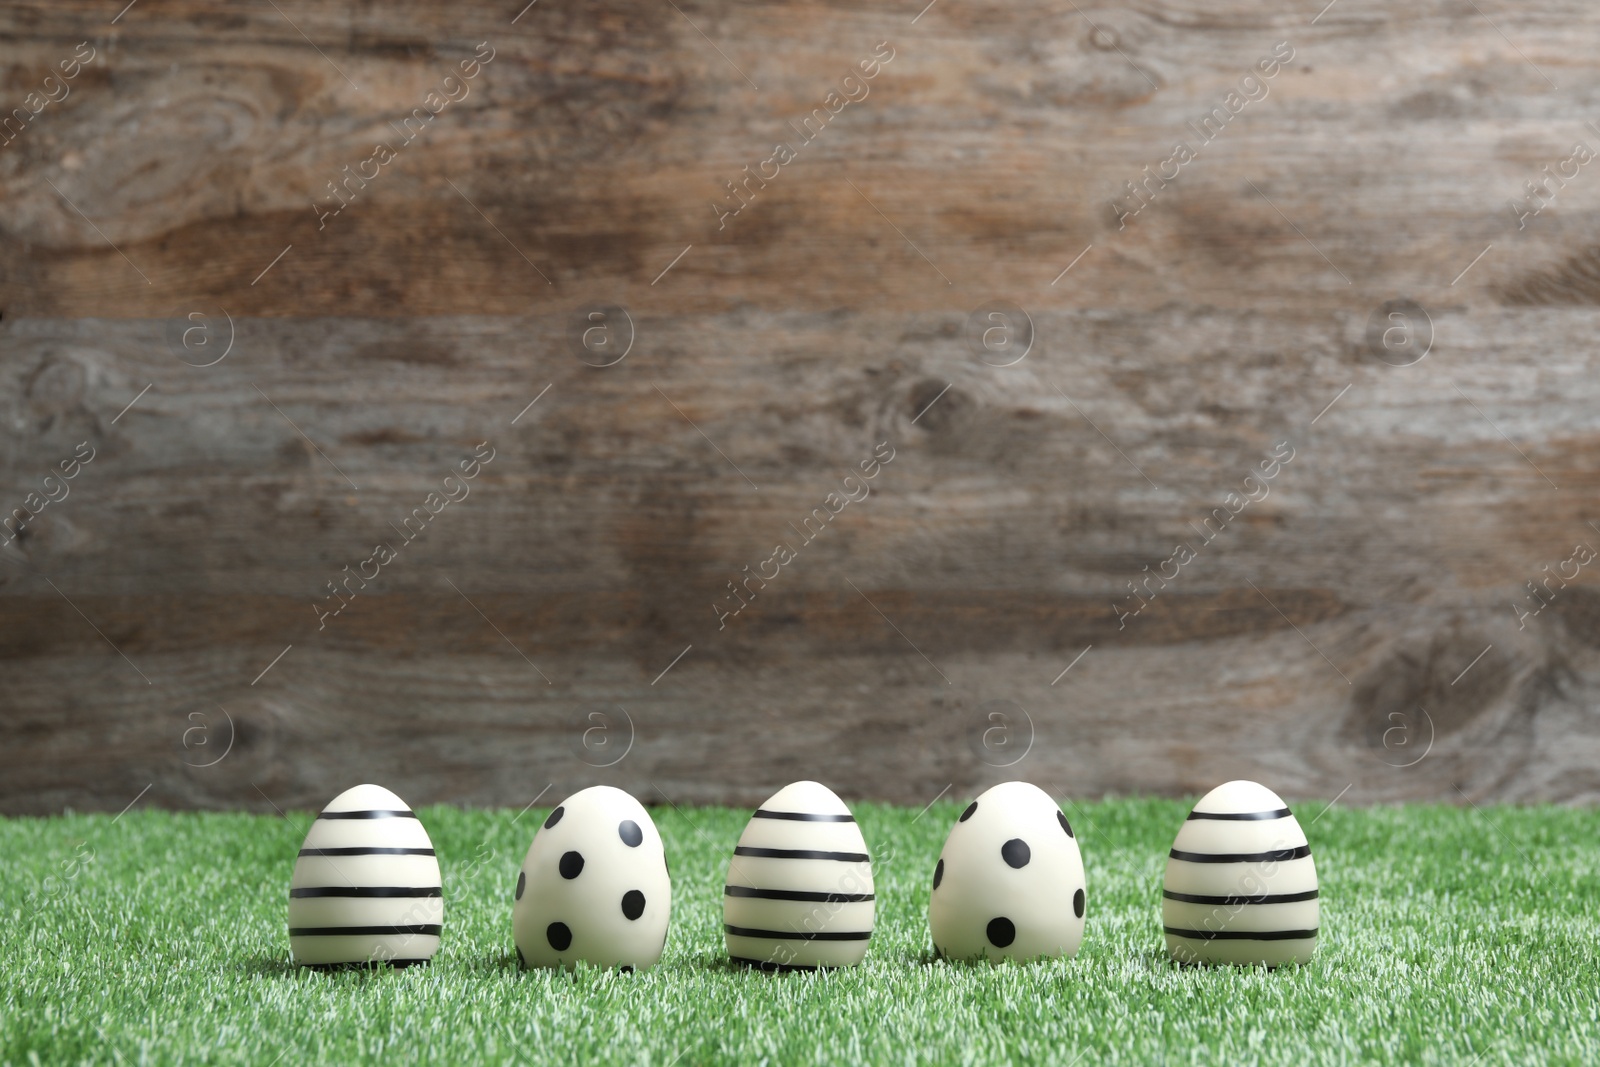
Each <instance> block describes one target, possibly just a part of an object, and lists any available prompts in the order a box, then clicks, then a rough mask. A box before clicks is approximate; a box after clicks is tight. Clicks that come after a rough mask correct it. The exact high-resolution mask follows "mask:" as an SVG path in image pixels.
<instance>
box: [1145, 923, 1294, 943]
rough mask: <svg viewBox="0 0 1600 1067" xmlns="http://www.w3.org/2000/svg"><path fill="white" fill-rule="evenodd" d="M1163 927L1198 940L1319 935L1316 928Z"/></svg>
mask: <svg viewBox="0 0 1600 1067" xmlns="http://www.w3.org/2000/svg"><path fill="white" fill-rule="evenodd" d="M1161 929H1162V930H1163V931H1164V932H1166V933H1169V934H1171V935H1172V936H1173V937H1187V938H1193V939H1194V940H1196V941H1305V940H1307V939H1309V938H1313V937H1316V936H1317V932H1316V931H1315V930H1185V929H1182V928H1181V927H1177V926H1163V927H1162V928H1161Z"/></svg>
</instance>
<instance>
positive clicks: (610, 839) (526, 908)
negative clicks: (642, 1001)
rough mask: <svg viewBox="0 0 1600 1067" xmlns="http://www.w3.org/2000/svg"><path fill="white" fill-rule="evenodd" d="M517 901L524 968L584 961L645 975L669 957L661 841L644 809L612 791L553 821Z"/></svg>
mask: <svg viewBox="0 0 1600 1067" xmlns="http://www.w3.org/2000/svg"><path fill="white" fill-rule="evenodd" d="M511 895H512V903H511V934H512V938H513V940H514V941H515V942H516V950H517V960H518V961H519V962H520V963H521V964H522V965H523V966H524V967H567V968H571V967H574V966H576V965H577V964H578V962H579V961H580V960H581V961H583V962H585V963H592V964H595V965H597V966H601V967H618V968H621V969H623V970H637V971H642V970H644V969H645V968H646V967H650V966H653V965H654V964H655V963H656V961H657V960H659V959H661V953H662V951H663V950H664V949H665V948H666V944H667V927H668V924H669V923H670V922H671V919H672V875H671V873H670V872H669V871H668V870H667V855H666V852H665V850H664V849H663V847H662V844H661V835H660V834H659V833H658V832H657V831H656V824H655V822H654V821H653V820H652V819H651V818H650V813H649V812H647V811H646V810H645V808H644V805H643V804H640V803H639V802H638V801H637V800H636V799H634V798H633V797H632V796H631V795H629V794H628V793H625V792H623V791H622V790H621V789H617V788H615V787H613V786H609V785H596V786H590V787H589V788H588V789H581V790H579V791H578V792H576V793H574V794H572V795H571V796H570V797H568V798H567V799H565V800H563V801H562V802H561V803H560V804H559V805H557V806H556V808H555V809H554V810H552V811H551V812H550V814H549V816H548V817H547V818H546V819H545V820H544V825H543V826H541V827H540V828H539V830H538V831H537V832H536V833H535V834H534V835H533V843H532V844H531V845H529V846H528V854H527V856H526V857H525V858H524V859H523V861H522V868H521V869H520V870H519V871H518V872H517V884H516V888H515V889H513V890H512V894H511Z"/></svg>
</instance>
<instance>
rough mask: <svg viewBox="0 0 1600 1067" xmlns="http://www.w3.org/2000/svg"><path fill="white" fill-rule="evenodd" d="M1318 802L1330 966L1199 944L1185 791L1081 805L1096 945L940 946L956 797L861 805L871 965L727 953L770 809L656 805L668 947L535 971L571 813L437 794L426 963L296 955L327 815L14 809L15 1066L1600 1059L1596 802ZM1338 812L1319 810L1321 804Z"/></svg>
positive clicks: (3, 1031)
mask: <svg viewBox="0 0 1600 1067" xmlns="http://www.w3.org/2000/svg"><path fill="white" fill-rule="evenodd" d="M1322 807H1323V805H1321V804H1317V803H1312V802H1306V803H1302V804H1300V805H1299V806H1298V813H1299V815H1300V817H1301V821H1302V823H1303V824H1305V825H1306V828H1307V832H1308V834H1309V836H1310V839H1311V843H1312V849H1313V851H1314V854H1315V856H1316V859H1317V868H1318V871H1319V873H1320V875H1321V879H1322V937H1321V944H1320V945H1319V947H1318V949H1317V955H1316V957H1315V959H1314V961H1313V962H1312V964H1311V965H1310V966H1309V967H1305V968H1284V969H1281V970H1278V971H1270V972H1269V971H1263V970H1260V969H1231V968H1229V969H1205V968H1180V967H1177V966H1175V965H1173V964H1172V963H1170V962H1168V960H1167V959H1166V957H1165V955H1164V954H1163V950H1162V935H1161V921H1160V884H1161V875H1162V870H1163V867H1164V864H1165V857H1166V850H1167V848H1168V847H1169V846H1170V844H1171V841H1172V837H1173V835H1174V834H1175V833H1176V832H1177V829H1178V826H1179V824H1180V823H1181V822H1182V820H1183V817H1184V815H1185V814H1186V811H1187V808H1186V806H1185V805H1184V804H1183V803H1182V802H1178V801H1166V800H1110V801H1104V802H1100V803H1091V804H1084V805H1081V806H1080V805H1075V804H1067V805H1065V808H1066V811H1067V814H1068V815H1069V817H1070V818H1071V819H1072V823H1073V826H1074V829H1075V830H1076V831H1077V836H1078V840H1079V842H1080V844H1081V845H1082V847H1083V852H1084V862H1085V866H1086V868H1087V872H1088V882H1089V893H1088V912H1087V915H1088V927H1087V931H1086V934H1085V938H1084V943H1083V949H1082V951H1081V952H1080V953H1079V955H1078V957H1077V958H1076V959H1073V960H1065V961H1055V962H1047V963H1035V964H1028V965H1015V964H1008V965H1004V966H1000V967H990V966H988V965H986V964H967V963H951V962H947V961H934V960H933V959H932V958H931V944H930V941H929V935H928V925H927V906H928V893H929V888H930V877H931V872H932V869H933V864H934V860H935V858H936V857H937V854H938V851H939V848H940V846H941V845H942V844H943V840H944V836H945V834H946V833H947V832H948V830H949V828H950V826H951V825H953V824H954V821H955V817H956V815H957V814H958V813H959V811H960V803H959V802H955V801H949V800H947V801H943V802H940V803H938V804H935V805H934V806H933V807H932V808H931V809H930V810H928V811H927V812H926V813H925V814H922V815H920V816H919V814H918V812H917V811H916V810H914V809H905V808H897V807H887V806H881V805H872V804H860V805H858V806H857V807H856V812H857V816H858V818H859V820H860V823H861V828H862V831H863V833H864V834H865V835H866V839H867V842H868V844H869V846H870V847H871V848H872V850H873V852H874V868H875V871H874V873H875V877H876V881H877V892H878V894H879V896H878V926H877V932H876V933H875V934H874V936H873V939H872V945H871V949H870V951H869V952H868V955H867V960H866V963H865V964H864V965H863V966H861V967H859V968H855V969H848V970H843V971H833V972H809V973H807V972H798V973H789V974H778V975H769V974H762V973H758V972H752V971H748V970H745V969H742V968H739V967H736V966H733V965H730V964H729V963H728V962H727V960H726V952H725V950H724V947H723V940H722V932H721V921H722V885H723V875H724V873H725V872H726V870H727V865H728V858H729V855H730V853H731V850H732V848H733V845H734V842H735V840H736V839H737V837H738V835H739V833H740V831H741V830H742V829H743V826H744V822H745V819H746V818H747V817H748V814H749V813H748V812H744V811H732V810H727V809H686V810H684V811H678V810H675V809H674V808H671V807H666V808H658V809H653V815H654V817H655V819H656V821H657V825H658V826H659V827H660V830H661V834H662V836H663V838H665V840H666V844H667V850H668V856H669V857H670V859H671V861H672V870H673V873H674V876H675V877H674V884H673V902H672V903H673V922H672V930H671V934H670V936H669V938H668V942H667V951H666V955H665V956H664V957H663V959H662V961H661V963H660V964H659V965H658V966H657V967H655V968H654V969H652V970H650V971H647V972H643V973H639V974H625V973H619V972H616V971H603V970H598V969H593V968H580V969H579V970H578V971H577V972H573V973H558V972H548V971H538V972H522V971H519V969H518V967H517V963H516V957H515V955H514V954H513V952H512V944H511V893H512V889H513V887H514V883H515V879H516V871H517V868H518V866H519V864H520V863H521V860H522V856H523V854H524V852H525V851H526V850H527V847H528V842H529V841H530V840H531V839H532V836H533V832H534V830H535V829H536V828H537V827H538V826H539V825H540V822H541V821H542V819H543V817H544V814H545V812H546V811H547V810H548V809H534V810H530V811H527V812H525V813H523V814H521V815H520V816H519V815H518V814H517V813H516V812H511V811H505V812H501V811H477V810H461V809H457V808H447V807H435V808H431V809H424V810H422V811H421V812H419V814H420V815H421V817H422V819H423V821H424V824H425V825H426V826H427V829H428V831H429V833H430V834H431V835H432V837H433V841H434V845H435V847H436V848H437V849H438V853H439V862H440V866H441V867H442V869H443V874H444V886H445V908H446V911H445V931H444V940H443V944H442V946H441V948H440V950H439V954H438V956H437V957H435V959H434V962H433V964H432V965H431V966H429V967H413V968H410V969H406V970H399V971H394V970H379V971H375V972H340V973H325V972H313V971H309V970H303V969H300V968H296V967H294V966H291V965H290V963H289V962H288V935H287V929H286V908H287V886H288V881H289V873H290V870H291V868H292V867H293V864H294V859H295V853H296V850H297V849H298V848H299V846H300V841H301V838H302V836H303V835H304V831H305V829H306V826H307V825H308V823H309V820H310V818H311V815H309V814H306V813H295V814H293V815H292V816H291V817H290V818H289V819H287V820H286V819H283V818H280V817H278V816H276V815H270V816H261V815H245V814H174V813H169V812H161V811H150V810H138V809H136V810H133V811H130V812H128V813H127V814H125V815H123V816H121V817H120V819H117V820H115V821H113V819H112V817H111V816H108V815H68V816H64V817H56V818H48V819H0V851H3V854H4V856H5V866H4V871H5V877H4V879H3V880H0V906H3V907H4V910H5V912H6V914H7V921H6V923H5V929H6V934H5V938H4V940H3V943H0V975H3V977H4V981H5V986H6V997H5V1001H4V1008H3V1009H0V1010H3V1015H0V1060H3V1061H5V1062H8V1063H72V1062H79V1061H95V1062H108V1063H175V1062H204V1063H257V1064H271V1063H274V1062H278V1063H283V1064H297V1065H298V1064H306V1063H329V1064H340V1063H354V1062H381V1063H384V1064H395V1063H404V1062H413V1061H429V1062H437V1063H472V1062H479V1061H482V1062H494V1063H510V1062H556V1063H593V1062H616V1063H650V1064H670V1063H673V1062H679V1063H683V1064H698V1063H727V1064H735V1063H736V1064H759V1063H865V1062H874V1063H907V1064H909V1063H1003V1062H1039V1063H1062V1064H1071V1063H1079V1062H1081V1063H1083V1064H1086V1065H1087V1064H1099V1063H1195V1064H1213V1063H1216V1064H1236V1063H1240V1064H1242V1063H1274V1064H1294V1065H1300V1064H1334V1063H1466V1064H1479V1065H1484V1067H1487V1065H1490V1064H1500V1063H1523V1062H1548V1063H1571V1064H1594V1063H1600V1019H1597V1010H1600V1009H1597V1007H1596V1005H1597V1003H1600V966H1597V964H1600V949H1597V942H1600V908H1597V904H1600V880H1597V875H1600V870H1597V868H1600V848H1597V842H1600V834H1597V831H1600V812H1597V811H1596V810H1593V809H1566V808H1548V807H1545V808H1502V807H1493V808H1483V809H1481V810H1476V809H1473V808H1471V807H1446V806H1411V807H1401V808H1371V809H1356V808H1351V807H1348V806H1345V805H1342V804H1341V805H1336V806H1335V807H1333V808H1331V809H1329V810H1328V811H1326V812H1325V813H1324V814H1321V815H1320V816H1317V813H1318V812H1319V810H1320V809H1321V808H1322ZM1314 817H1315V822H1314V823H1313V822H1312V819H1313V818H1314Z"/></svg>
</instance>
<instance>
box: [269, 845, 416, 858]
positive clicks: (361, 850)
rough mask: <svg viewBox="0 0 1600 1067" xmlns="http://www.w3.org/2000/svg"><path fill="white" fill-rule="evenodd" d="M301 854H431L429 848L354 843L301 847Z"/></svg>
mask: <svg viewBox="0 0 1600 1067" xmlns="http://www.w3.org/2000/svg"><path fill="white" fill-rule="evenodd" d="M300 855H302V856H431V855H433V849H431V848H375V847H373V846H371V845H356V846H354V847H351V848H303V849H301V850H300Z"/></svg>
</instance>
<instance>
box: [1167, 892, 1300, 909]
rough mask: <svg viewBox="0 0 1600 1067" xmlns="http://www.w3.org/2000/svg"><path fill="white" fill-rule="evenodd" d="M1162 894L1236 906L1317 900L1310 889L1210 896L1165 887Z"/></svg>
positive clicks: (1185, 902) (1225, 905) (1185, 901)
mask: <svg viewBox="0 0 1600 1067" xmlns="http://www.w3.org/2000/svg"><path fill="white" fill-rule="evenodd" d="M1161 895H1162V896H1163V897H1165V898H1166V899H1168V900H1176V901H1180V902H1182V903H1184V904H1217V905H1221V906H1223V907H1229V908H1231V907H1236V906H1238V905H1240V904H1297V903H1299V902H1300V901H1302V900H1316V899H1317V891H1316V890H1315V889H1308V890H1306V891H1305V892H1304V893H1268V894H1266V895H1265V896H1263V895H1261V894H1259V893H1258V894H1255V895H1253V896H1250V895H1244V894H1241V895H1239V896H1228V897H1210V896H1205V895H1203V894H1200V893H1174V892H1173V891H1172V890H1170V889H1163V890H1162V891H1161Z"/></svg>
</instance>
